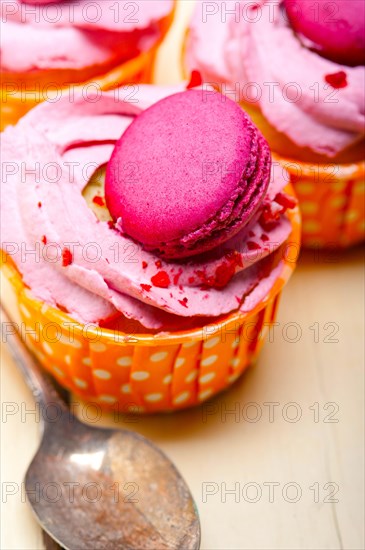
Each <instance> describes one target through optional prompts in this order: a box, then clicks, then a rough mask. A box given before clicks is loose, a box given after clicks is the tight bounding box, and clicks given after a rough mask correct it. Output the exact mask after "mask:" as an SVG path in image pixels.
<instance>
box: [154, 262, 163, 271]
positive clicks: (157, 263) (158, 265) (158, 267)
mask: <svg viewBox="0 0 365 550" xmlns="http://www.w3.org/2000/svg"><path fill="white" fill-rule="evenodd" d="M155 266H156V267H157V269H160V267H162V263H161V260H157V262H155Z"/></svg>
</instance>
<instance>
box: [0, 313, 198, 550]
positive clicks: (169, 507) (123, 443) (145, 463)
mask: <svg viewBox="0 0 365 550" xmlns="http://www.w3.org/2000/svg"><path fill="white" fill-rule="evenodd" d="M2 309H3V308H2ZM3 318H4V321H3V323H2V327H3V328H4V324H5V323H10V321H9V317H8V315H7V314H6V312H4V311H3ZM8 332H9V331H7V334H6V340H5V338H4V336H5V334H3V341H6V342H7V343H8V344H9V348H10V351H11V353H12V356H13V357H14V359H15V362H16V363H17V365H18V367H19V368H20V370H21V371H22V373H23V375H24V378H25V380H26V382H27V384H28V386H29V388H30V389H31V390H32V393H33V395H34V398H35V400H36V402H37V403H38V405H39V408H40V417H41V418H42V419H43V423H42V424H43V430H42V440H41V444H40V447H39V449H38V451H37V453H36V455H35V457H34V458H33V460H32V462H31V464H30V466H29V468H28V471H27V473H26V476H25V489H26V493H27V497H28V500H29V502H30V504H31V506H32V508H33V511H34V512H35V514H36V517H37V520H38V522H39V523H40V525H41V526H42V528H43V529H44V530H45V531H46V532H47V533H48V534H49V535H50V536H51V537H52V539H54V540H55V541H57V542H58V543H59V544H60V545H61V546H62V547H63V548H65V549H66V550H86V549H92V550H112V549H123V550H132V549H138V550H144V549H146V550H147V549H156V550H172V549H181V550H190V549H191V550H193V549H194V550H195V549H199V547H200V524H199V519H198V515H197V510H196V507H195V504H194V501H193V499H192V496H191V494H190V491H189V489H188V487H187V485H186V483H185V481H184V480H183V478H182V477H181V475H180V474H179V472H178V471H177V469H176V468H175V466H174V465H173V464H172V463H171V461H170V460H169V459H168V458H167V457H166V456H165V455H164V454H163V453H162V452H161V451H160V450H159V449H158V448H157V447H156V446H155V445H154V444H153V443H152V442H151V441H148V440H147V439H145V438H144V437H142V436H140V435H138V434H137V433H134V432H130V431H127V430H112V429H105V428H94V427H91V426H88V425H86V424H83V423H81V422H80V421H79V420H78V419H77V418H76V417H75V416H74V415H73V414H72V413H71V412H70V410H69V408H68V406H67V404H66V401H65V400H64V399H63V398H62V397H61V396H60V395H59V393H58V392H57V391H56V389H55V387H54V385H53V384H52V382H51V380H50V379H49V378H48V376H47V375H46V374H45V373H44V372H42V371H41V369H40V367H39V366H38V364H37V363H36V362H35V360H34V359H33V357H32V355H31V354H30V353H29V352H28V350H27V349H26V347H25V345H24V344H23V342H22V340H21V339H20V337H19V335H18V334H17V333H14V334H8Z"/></svg>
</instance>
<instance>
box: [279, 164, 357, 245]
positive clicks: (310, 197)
mask: <svg viewBox="0 0 365 550" xmlns="http://www.w3.org/2000/svg"><path fill="white" fill-rule="evenodd" d="M273 156H274V155H273ZM274 157H275V158H276V160H277V161H279V162H280V164H281V165H282V166H283V167H284V168H285V170H286V171H287V172H288V174H289V177H290V183H291V184H292V185H293V187H294V190H295V193H296V195H297V197H298V200H299V206H300V209H301V213H302V245H303V246H304V247H307V248H316V247H318V248H347V247H350V246H353V245H355V244H358V243H360V242H362V241H364V240H365V161H362V162H357V163H353V164H337V165H336V164H330V163H329V164H328V165H318V164H310V163H304V162H300V161H296V160H295V161H293V160H289V159H285V158H283V157H280V156H278V155H277V154H275V156H274Z"/></svg>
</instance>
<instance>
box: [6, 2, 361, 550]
mask: <svg viewBox="0 0 365 550" xmlns="http://www.w3.org/2000/svg"><path fill="white" fill-rule="evenodd" d="M191 6H192V2H190V1H189V0H188V1H186V0H185V1H183V2H182V3H181V5H180V6H179V12H178V19H177V22H176V25H175V27H174V30H173V33H172V34H171V35H170V36H169V39H168V41H167V42H166V44H165V45H164V47H163V49H162V51H161V56H160V64H159V67H158V70H157V71H156V80H157V81H158V82H161V83H169V82H171V83H172V82H176V81H177V80H178V79H179V77H180V76H179V70H178V65H177V63H178V60H179V48H178V43H179V41H178V39H179V37H181V36H182V32H183V28H184V21H186V18H187V16H188V11H189V10H190V9H191ZM4 299H5V300H6V297H4ZM277 323H278V324H277V326H275V328H274V330H273V331H272V333H271V338H270V341H267V343H266V345H265V348H264V350H263V352H262V355H261V356H260V359H259V362H258V364H257V365H256V366H255V367H254V368H251V369H250V370H249V371H248V372H247V373H246V374H245V375H244V376H243V377H242V378H241V379H240V380H239V381H238V382H237V383H236V384H235V386H234V387H233V388H232V389H231V390H230V391H227V392H225V393H224V394H222V395H221V396H220V397H218V398H216V399H215V400H214V401H212V402H211V403H209V404H207V405H205V406H204V407H202V408H197V409H194V410H190V411H186V412H181V413H178V414H173V415H158V416H154V417H149V418H142V417H141V418H133V422H131V421H128V419H127V418H123V419H120V420H119V425H120V426H123V427H127V428H129V429H131V430H136V431H138V432H140V433H142V434H143V435H145V436H147V437H149V438H151V439H153V440H154V442H155V443H157V444H158V445H160V446H161V448H162V449H163V450H164V451H165V452H166V453H167V454H168V455H169V457H170V458H171V459H172V460H173V461H174V462H175V464H176V465H177V467H178V468H179V469H180V471H181V472H182V473H183V475H184V477H185V478H186V480H187V482H188V484H189V486H190V487H191V490H192V493H193V495H194V498H195V500H196V503H197V506H198V509H199V513H200V517H201V524H202V532H203V536H202V548H203V549H205V550H215V549H217V550H218V549H219V550H228V549H235V550H237V549H240V550H241V549H247V550H255V549H257V550H261V549H272V550H279V549H280V550H281V549H288V550H289V549H290V550H294V549H295V550H296V549H298V550H299V549H300V550H309V549H313V550H322V549H323V550H324V549H331V550H332V549H344V550H355V549H363V548H364V547H365V541H364V531H363V518H364V373H363V371H364V346H363V336H364V264H363V254H362V251H361V249H360V248H357V249H354V250H351V251H348V252H345V253H337V254H335V255H333V254H332V255H328V254H325V253H320V254H319V255H318V254H315V253H313V252H306V253H303V254H302V257H301V259H300V264H299V266H298V269H297V271H296V273H295V275H294V276H293V278H292V280H291V281H290V283H289V285H288V286H287V288H286V289H285V292H284V295H283V298H282V302H281V308H280V310H279V317H278V319H277ZM1 351H2V355H1V399H2V423H1V463H2V468H1V482H2V499H1V500H2V502H1V507H2V529H1V544H0V546H1V548H2V549H4V550H25V549H29V550H38V549H42V548H43V544H42V536H41V533H40V530H39V529H38V527H37V525H36V523H35V521H34V520H33V517H32V514H31V512H30V510H29V507H28V505H27V504H26V503H25V501H24V500H25V499H24V494H23V491H22V485H21V484H22V479H23V476H24V472H25V470H26V468H27V466H28V464H29V462H30V460H31V457H32V455H33V453H34V452H35V450H36V448H37V445H38V442H39V424H38V423H37V422H36V420H35V416H34V414H32V412H31V411H32V410H34V402H33V399H32V397H31V395H30V392H29V391H28V389H27V388H26V386H25V384H24V382H23V380H22V378H21V376H20V374H19V373H18V371H17V370H16V368H15V366H14V364H13V362H12V361H11V359H10V357H9V354H8V351H7V350H6V348H5V347H4V346H3V345H2V350H1ZM9 404H14V409H13V414H9V411H10V408H11V405H10V406H9ZM15 409H16V410H15ZM7 413H8V414H7ZM101 422H102V423H104V424H111V425H114V426H115V421H114V419H112V418H111V417H109V418H108V417H107V416H105V417H104V418H103V419H102V420H101ZM12 493H13V494H12Z"/></svg>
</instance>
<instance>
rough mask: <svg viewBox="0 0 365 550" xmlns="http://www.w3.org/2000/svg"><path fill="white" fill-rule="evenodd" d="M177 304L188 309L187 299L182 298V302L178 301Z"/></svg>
mask: <svg viewBox="0 0 365 550" xmlns="http://www.w3.org/2000/svg"><path fill="white" fill-rule="evenodd" d="M179 304H181V305H182V306H183V307H186V308H187V307H188V299H187V298H184V299H183V300H179Z"/></svg>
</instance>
